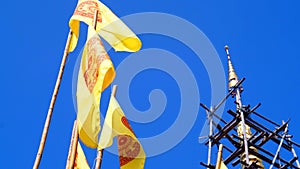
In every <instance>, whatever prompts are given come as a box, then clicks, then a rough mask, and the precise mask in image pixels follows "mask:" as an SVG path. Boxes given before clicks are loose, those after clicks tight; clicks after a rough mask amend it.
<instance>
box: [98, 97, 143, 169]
mask: <svg viewBox="0 0 300 169" xmlns="http://www.w3.org/2000/svg"><path fill="white" fill-rule="evenodd" d="M114 137H117V138H118V153H119V160H120V166H121V169H133V168H134V169H142V168H144V164H145V158H146V155H145V152H144V150H143V147H142V145H141V144H140V142H139V141H138V139H137V137H136V136H135V134H134V132H133V130H132V128H131V127H130V124H129V122H128V120H127V119H126V117H125V115H124V113H123V111H122V109H121V107H120V105H119V103H118V102H117V100H116V99H115V97H114V96H113V95H112V96H111V97H110V102H109V106H108V110H107V113H106V117H105V121H104V125H103V129H102V133H101V137H100V142H99V146H98V149H104V148H107V147H110V146H111V145H112V143H113V138H114Z"/></svg>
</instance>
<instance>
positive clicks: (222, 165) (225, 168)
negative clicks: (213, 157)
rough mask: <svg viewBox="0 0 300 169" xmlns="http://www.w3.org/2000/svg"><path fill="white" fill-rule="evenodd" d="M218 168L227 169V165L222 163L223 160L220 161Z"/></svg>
mask: <svg viewBox="0 0 300 169" xmlns="http://www.w3.org/2000/svg"><path fill="white" fill-rule="evenodd" d="M220 169H228V168H227V166H226V165H225V164H224V162H223V160H222V161H221V166H220Z"/></svg>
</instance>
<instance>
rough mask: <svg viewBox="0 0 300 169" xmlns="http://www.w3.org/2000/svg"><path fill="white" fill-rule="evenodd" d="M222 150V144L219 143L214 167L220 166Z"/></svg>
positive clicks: (218, 167) (217, 168) (218, 168)
mask: <svg viewBox="0 0 300 169" xmlns="http://www.w3.org/2000/svg"><path fill="white" fill-rule="evenodd" d="M222 151H223V144H220V145H219V151H218V157H217V163H216V169H220V167H221V162H222Z"/></svg>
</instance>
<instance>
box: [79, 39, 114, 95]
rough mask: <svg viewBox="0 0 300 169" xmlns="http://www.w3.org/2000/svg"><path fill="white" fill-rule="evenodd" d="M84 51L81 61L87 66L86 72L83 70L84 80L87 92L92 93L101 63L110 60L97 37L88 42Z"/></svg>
mask: <svg viewBox="0 0 300 169" xmlns="http://www.w3.org/2000/svg"><path fill="white" fill-rule="evenodd" d="M85 50H87V51H86V53H87V56H86V58H83V59H86V60H87V62H88V64H87V68H86V70H83V72H84V79H85V82H86V85H87V87H88V89H89V91H90V92H91V93H92V92H93V89H94V87H95V84H96V82H97V80H98V76H99V68H100V65H101V63H102V62H103V61H104V60H106V59H110V58H109V56H108V55H107V53H106V51H105V49H104V47H103V44H102V42H101V40H100V38H99V37H98V35H95V36H94V37H92V38H91V39H90V40H89V41H88V43H87V45H86V49H85Z"/></svg>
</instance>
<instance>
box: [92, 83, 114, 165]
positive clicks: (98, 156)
mask: <svg viewBox="0 0 300 169" xmlns="http://www.w3.org/2000/svg"><path fill="white" fill-rule="evenodd" d="M117 88H118V86H117V85H114V86H113V88H112V91H111V95H112V96H114V97H116V94H117ZM102 157H103V149H101V150H98V154H97V158H96V165H95V169H100V168H101V164H102Z"/></svg>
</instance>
